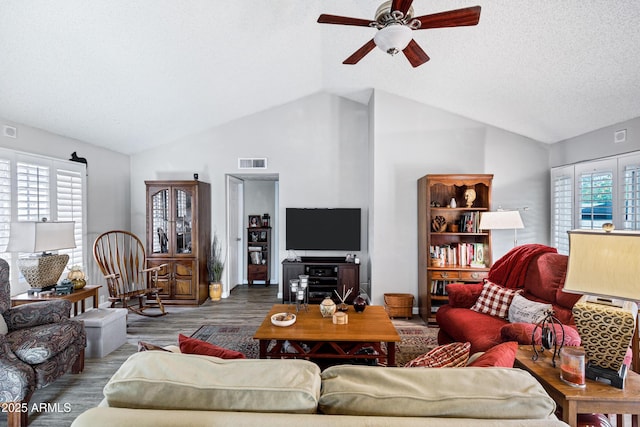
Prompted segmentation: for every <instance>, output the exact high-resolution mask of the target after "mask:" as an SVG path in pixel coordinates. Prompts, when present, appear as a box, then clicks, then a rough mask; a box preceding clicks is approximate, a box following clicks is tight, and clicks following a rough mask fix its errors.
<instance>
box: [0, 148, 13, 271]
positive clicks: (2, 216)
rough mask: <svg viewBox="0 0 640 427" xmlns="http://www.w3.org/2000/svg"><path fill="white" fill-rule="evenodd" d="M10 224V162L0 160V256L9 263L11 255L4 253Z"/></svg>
mask: <svg viewBox="0 0 640 427" xmlns="http://www.w3.org/2000/svg"><path fill="white" fill-rule="evenodd" d="M10 224H11V161H10V160H9V159H4V158H0V255H1V256H2V258H4V259H5V260H7V262H9V263H11V254H10V253H5V250H6V248H7V244H8V243H9V231H10Z"/></svg>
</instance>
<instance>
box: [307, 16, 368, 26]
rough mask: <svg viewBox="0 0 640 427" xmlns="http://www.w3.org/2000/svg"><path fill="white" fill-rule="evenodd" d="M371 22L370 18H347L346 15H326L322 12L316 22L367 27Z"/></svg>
mask: <svg viewBox="0 0 640 427" xmlns="http://www.w3.org/2000/svg"><path fill="white" fill-rule="evenodd" d="M371 22H372V21H371V20H370V19H359V18H349V17H347V16H337V15H327V14H324V13H323V14H322V15H320V17H319V18H318V23H320V24H340V25H355V26H358V27H368V26H369V24H370V23H371Z"/></svg>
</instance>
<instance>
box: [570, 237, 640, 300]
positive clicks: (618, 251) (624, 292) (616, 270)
mask: <svg viewBox="0 0 640 427" xmlns="http://www.w3.org/2000/svg"><path fill="white" fill-rule="evenodd" d="M564 290H565V291H569V292H575V293H581V294H590V295H599V296H604V297H612V298H620V299H627V300H631V301H638V300H640V233H637V232H630V231H612V232H603V231H592V230H572V231H569V263H568V265H567V278H566V281H565V285H564Z"/></svg>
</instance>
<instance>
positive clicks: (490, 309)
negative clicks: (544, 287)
mask: <svg viewBox="0 0 640 427" xmlns="http://www.w3.org/2000/svg"><path fill="white" fill-rule="evenodd" d="M520 292H522V290H521V289H509V288H503V287H502V286H500V285H496V284H495V283H493V282H490V281H488V280H487V281H486V282H485V284H484V286H483V287H482V293H481V294H480V296H479V297H478V299H477V300H476V303H475V304H474V305H473V307H471V310H473V311H477V312H478V313H484V314H489V315H491V316H496V317H500V318H502V319H506V318H507V314H509V306H510V305H511V300H513V297H514V296H516V295H517V294H519V293H520Z"/></svg>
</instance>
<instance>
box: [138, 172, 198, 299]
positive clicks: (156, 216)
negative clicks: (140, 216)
mask: <svg viewBox="0 0 640 427" xmlns="http://www.w3.org/2000/svg"><path fill="white" fill-rule="evenodd" d="M145 184H146V187H147V193H146V194H147V233H146V234H147V237H146V243H147V248H146V252H147V264H148V266H149V267H154V266H158V265H162V264H166V265H165V266H164V267H163V268H162V270H160V272H159V274H158V286H159V287H161V288H162V293H161V294H160V296H161V298H162V301H163V303H165V304H184V305H197V304H202V303H203V302H204V301H205V300H206V299H207V297H208V296H209V290H208V286H209V284H208V281H207V278H208V274H207V252H208V251H209V246H210V245H211V188H210V185H209V184H208V183H206V182H202V181H145Z"/></svg>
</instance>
